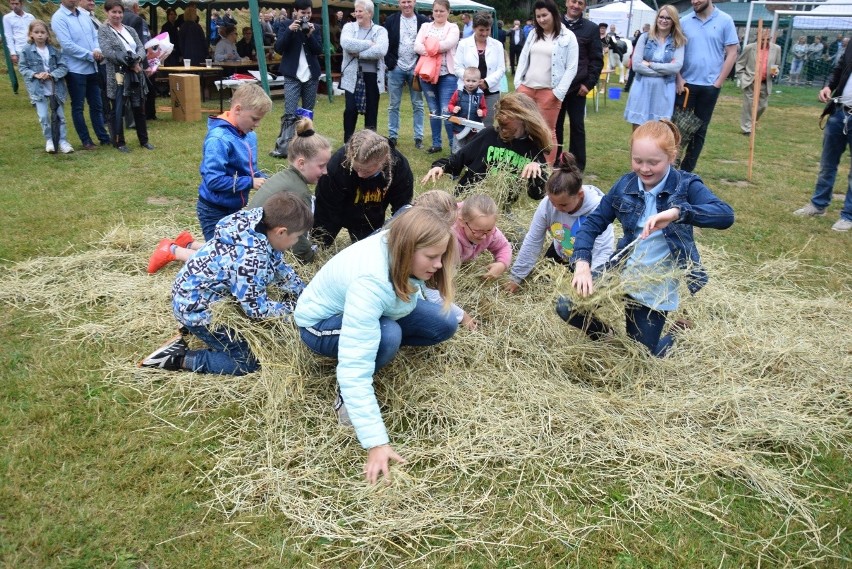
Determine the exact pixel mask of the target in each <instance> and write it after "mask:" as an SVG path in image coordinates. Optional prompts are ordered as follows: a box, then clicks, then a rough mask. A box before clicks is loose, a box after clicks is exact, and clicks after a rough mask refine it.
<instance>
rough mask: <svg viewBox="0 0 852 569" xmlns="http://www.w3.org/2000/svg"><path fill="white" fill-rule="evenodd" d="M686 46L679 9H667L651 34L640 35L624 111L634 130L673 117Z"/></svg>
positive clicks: (664, 7)
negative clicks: (676, 87) (633, 75)
mask: <svg viewBox="0 0 852 569" xmlns="http://www.w3.org/2000/svg"><path fill="white" fill-rule="evenodd" d="M685 45H686V36H684V35H683V30H681V27H680V19H679V18H678V15H677V10H676V9H675V8H674V7H673V6H670V5H666V6H663V7H662V8H660V9H659V10H658V11H657V18H656V19H655V20H654V23H653V24H651V31H649V32H648V33H647V34H642V35H641V36H639V41H638V42H636V49H635V50H634V51H633V70H634V71H635V73H636V78H635V79H634V81H633V85H632V87H631V88H630V96H629V98H628V99H627V107H626V108H625V109H624V119H625V120H626V121H627V122H629V123H631V124H633V130H636V127H638V126H639V125H640V124H644V123H645V122H647V121H651V120H660V119H668V118H671V116H672V110H673V109H674V101H675V78H676V77H677V74H678V72H679V71H680V68H681V66H682V65H683V52H684V46H685Z"/></svg>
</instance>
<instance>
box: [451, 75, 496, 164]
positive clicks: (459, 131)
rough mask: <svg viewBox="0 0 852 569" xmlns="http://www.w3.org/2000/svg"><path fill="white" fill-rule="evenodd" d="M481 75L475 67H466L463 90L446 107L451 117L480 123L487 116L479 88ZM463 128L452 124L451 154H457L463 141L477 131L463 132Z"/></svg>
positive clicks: (483, 94) (456, 93)
mask: <svg viewBox="0 0 852 569" xmlns="http://www.w3.org/2000/svg"><path fill="white" fill-rule="evenodd" d="M480 78H481V75H480V73H479V69H478V68H476V67H467V68H465V70H464V76H463V80H464V89H458V90H457V91H456V92H455V93H453V96H452V97H450V102H449V104H448V105H447V110H448V111H449V112H450V114H451V115H455V116H457V117H460V118H463V119H467V120H470V121H476V122H482V121H481V119H483V118H485V115H487V114H488V106H487V105H486V103H485V93H484V92H483V91H482V89H480V87H479V79H480ZM465 128H466V127H465V126H463V125H460V124H453V134H454V135H455V136H454V137H453V148H452V151H453V153H456V152H458V151H459V150H461V148H462V147H463V146H464V143H465V141H466V140H467V139H468V138H469V137H470V136H472V135H473V134H474V133H475V132H477V131H475V130H474V131H465Z"/></svg>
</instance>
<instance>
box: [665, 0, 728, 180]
mask: <svg viewBox="0 0 852 569" xmlns="http://www.w3.org/2000/svg"><path fill="white" fill-rule="evenodd" d="M692 9H693V10H694V12H693V13H692V14H690V15H689V16H686V17H684V18H683V19H682V20H681V21H680V25H681V27H682V28H683V33H684V35H685V36H686V39H687V42H686V51H685V53H684V56H683V67H682V68H681V70H680V73H679V74H678V76H677V93H678V97H677V99H676V100H675V107H678V106H681V105H682V104H683V88H684V86H686V87H687V88H688V89H689V99H688V101H687V108H689V109H692V110H693V111H694V112H695V116H697V117H698V118H700V119H701V122H702V123H703V124H702V126H701V128H700V129H698V132H696V133H695V136H694V137H693V138H692V140H691V141H690V143H689V146H687V149H686V153H685V155H684V157H683V160H682V161H681V163H680V169H681V170H685V171H687V172H692V171H693V170H694V169H695V165H696V164H697V163H698V156H699V155H700V154H701V149H702V148H703V147H704V139H705V137H706V136H707V127H708V125H709V124H710V119H711V118H712V117H713V109H715V108H716V100H717V99H718V98H719V92H720V91H721V90H722V83H724V81H725V78H726V77H727V76H728V74H730V72H731V69H733V67H734V63H736V61H737V43H738V38H737V28H736V26H734V21H733V20H732V19H731V17H730V16H729V15H727V14H725V13H724V12H722V11H721V10H717V9H716V8H715V7H714V6H713V2H712V0H692Z"/></svg>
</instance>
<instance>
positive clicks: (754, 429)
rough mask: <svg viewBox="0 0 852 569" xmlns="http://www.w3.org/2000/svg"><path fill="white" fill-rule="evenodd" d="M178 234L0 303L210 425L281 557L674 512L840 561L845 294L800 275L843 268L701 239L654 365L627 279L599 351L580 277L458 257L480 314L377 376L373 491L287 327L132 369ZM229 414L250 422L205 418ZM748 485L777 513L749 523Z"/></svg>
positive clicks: (322, 376) (101, 249) (158, 320)
mask: <svg viewBox="0 0 852 569" xmlns="http://www.w3.org/2000/svg"><path fill="white" fill-rule="evenodd" d="M526 215H527V217H528V215H529V211H527V212H526ZM173 232H174V228H173V227H163V226H160V227H147V228H137V229H120V228H117V229H116V230H114V231H112V232H110V233H109V234H107V235H105V236H104V238H103V239H102V240H101V241H100V242H99V243H96V244H94V246H93V248H92V249H91V250H84V251H71V252H69V254H68V255H66V256H63V257H58V258H51V259H34V260H32V261H28V262H24V263H20V264H17V265H14V266H12V267H10V268H9V271H8V273H7V275H6V276H5V277H4V278H3V280H2V281H0V298H3V299H4V301H5V302H7V303H9V304H12V305H15V306H17V307H19V308H21V309H24V310H29V311H38V312H40V313H42V314H43V315H44V317H45V318H46V319H53V320H54V321H55V322H56V323H57V325H60V326H61V330H60V332H61V337H60V338H57V340H59V341H69V342H78V341H80V340H81V339H82V340H90V341H96V342H98V343H100V344H102V345H103V348H104V351H105V353H106V354H111V355H107V356H105V358H106V360H107V361H106V368H107V378H108V380H109V381H111V382H114V383H117V384H120V385H124V386H127V387H129V388H131V389H133V390H136V391H137V392H138V393H139V394H140V401H141V404H142V405H143V406H145V407H147V408H148V409H149V410H150V411H151V412H152V413H155V414H156V415H157V416H158V417H159V416H165V417H167V416H168V415H167V413H171V414H173V415H175V416H180V415H184V416H191V417H195V418H196V421H195V423H194V424H193V427H192V428H193V429H194V430H196V431H197V433H195V435H196V436H203V437H214V438H215V439H216V441H217V444H216V445H215V449H216V450H215V455H214V456H211V457H199V461H198V464H199V465H201V466H200V467H199V468H200V470H201V474H200V480H201V481H202V484H205V485H209V487H210V491H211V499H210V503H209V505H210V507H211V508H213V509H214V510H218V511H219V512H221V513H222V515H223V516H226V517H228V516H233V515H238V514H247V513H250V514H263V513H270V512H277V513H279V514H281V515H283V516H284V517H286V518H287V519H289V520H290V523H291V527H290V528H289V529H288V532H287V534H289V535H291V536H292V537H291V538H289V540H288V541H287V542H286V544H284V545H286V546H287V547H289V548H292V549H294V550H301V551H304V552H306V553H308V554H309V555H312V556H314V557H315V558H317V559H318V560H319V562H321V563H329V564H330V563H345V564H349V565H360V566H374V565H380V566H402V565H406V564H421V563H424V562H425V561H432V562H436V561H437V562H440V561H441V560H446V559H451V558H452V556H453V555H454V552H456V551H462V550H463V551H472V552H476V553H478V554H479V555H481V556H482V558H483V559H484V560H491V562H494V563H495V564H496V563H497V561H498V560H500V559H506V558H512V559H515V560H517V562H518V563H524V562H529V563H532V564H533V565H551V564H558V563H559V562H561V561H562V560H563V559H564V558H565V557H566V556H568V555H574V554H576V551H577V548H580V547H582V545H583V543H584V542H585V541H586V540H589V539H592V538H593V537H594V538H596V539H603V540H613V543H615V544H616V546H617V541H615V540H617V539H618V535H620V532H621V531H623V530H624V529H627V530H628V531H630V532H632V533H635V534H637V535H643V534H644V535H646V537H647V538H648V539H652V540H656V541H659V545H660V546H661V547H663V548H665V549H667V550H669V551H672V552H673V553H674V554H676V553H677V552H676V550H675V546H674V545H673V544H671V543H667V542H665V541H664V540H662V539H661V538H660V537H659V534H658V533H657V534H654V533H653V532H650V531H649V528H651V527H652V524H654V523H655V522H657V521H659V520H661V519H669V520H670V519H678V518H679V517H680V519H692V520H694V521H695V522H697V523H698V524H700V525H701V526H704V527H707V528H708V529H707V534H708V537H709V538H711V539H717V540H719V541H721V542H723V543H724V544H725V547H728V548H732V549H735V550H738V551H740V552H741V553H742V554H744V555H754V556H755V557H757V556H760V558H761V559H762V560H763V562H765V563H768V564H771V565H782V564H794V565H803V564H806V563H812V562H816V561H817V560H825V559H830V558H835V559H837V558H838V555H840V551H841V548H840V547H839V545H838V540H839V535H840V533H839V532H840V531H841V528H833V527H821V525H820V523H819V522H818V518H819V517H820V515H821V514H822V513H823V510H822V509H821V508H823V507H824V506H823V505H822V504H821V502H820V499H819V494H818V492H819V485H820V484H823V483H825V481H820V480H818V479H816V478H817V477H816V476H814V475H812V474H808V472H809V470H810V469H811V468H812V466H813V462H812V461H813V458H814V456H815V455H817V454H819V453H821V452H823V451H824V449H825V448H827V447H830V448H840V449H841V450H842V452H844V453H847V452H848V450H849V448H848V437H849V434H850V416H852V401H850V394H851V393H850V385H849V381H848V378H849V377H852V357H851V356H850V353H852V345H850V337H849V334H848V323H849V322H850V321H852V306H850V304H849V302H848V300H847V299H848V297H849V292H850V291H849V290H848V288H847V289H846V290H845V291H844V292H843V294H829V293H826V292H824V291H822V292H821V291H819V290H816V292H815V291H814V289H811V290H805V289H803V288H802V287H801V285H800V284H799V283H802V282H808V279H806V278H805V274H806V273H807V274H808V276H811V277H812V280H811V282H818V280H819V279H822V278H833V279H839V282H848V275H844V274H843V272H842V270H840V269H837V270H835V269H815V268H813V267H807V266H805V264H804V263H803V262H802V261H800V260H798V259H796V258H788V259H780V260H773V261H769V262H767V263H764V264H762V265H759V266H755V267H749V266H748V265H745V264H743V263H739V262H737V260H736V259H733V258H731V257H729V256H727V255H726V254H724V253H722V252H719V251H713V250H707V249H704V250H702V256H703V258H704V260H705V264H706V265H707V266H708V269H709V272H710V274H711V279H712V280H711V283H710V285H709V286H707V287H706V288H705V289H704V290H702V291H701V293H699V294H698V295H697V296H696V297H695V298H693V299H689V300H687V301H686V302H685V303H684V304H685V308H686V309H687V310H688V314H689V318H690V319H691V320H693V321H694V322H695V327H694V328H692V329H690V330H687V331H685V332H683V333H682V334H681V335H680V337H679V339H678V343H677V344H676V347H675V349H674V350H673V352H672V353H671V355H670V357H669V358H667V359H665V360H657V359H654V358H652V357H651V356H649V355H647V354H646V353H645V352H644V351H643V350H642V349H640V347H638V346H636V345H635V344H634V343H632V342H631V341H629V340H628V339H626V338H625V337H624V334H623V323H621V321H622V320H623V309H622V307H621V303H620V297H621V292H620V289H619V288H618V287H619V286H621V285H619V284H618V282H617V279H614V280H613V281H612V282H609V283H607V282H603V283H600V293H599V295H598V296H597V297H596V299H595V300H593V301H589V302H591V303H592V304H594V305H595V306H596V314H597V315H598V316H600V317H601V318H603V319H604V320H606V321H608V322H610V323H611V324H614V325H615V327H616V329H617V330H620V331H619V332H618V333H617V334H616V336H615V337H613V338H611V339H608V340H606V341H602V342H592V341H590V340H587V339H586V338H585V337H584V336H583V335H582V334H580V333H579V332H577V331H576V330H573V329H572V328H570V327H569V326H567V325H566V324H565V323H563V322H562V321H561V320H560V319H559V318H558V317H557V316H556V315H555V314H554V310H553V300H554V298H555V297H556V296H557V295H558V294H564V293H568V292H569V288H570V275H569V274H567V273H566V271H565V269H564V268H562V267H556V266H555V265H550V264H546V263H542V264H541V265H540V268H539V269H537V270H536V271H535V272H534V273H533V274H532V275H531V276H530V278H529V279H527V281H526V282H525V283H524V285H523V288H522V290H521V292H519V293H518V294H516V295H514V296H507V295H506V294H505V293H503V292H502V291H501V290H500V288H499V285H498V284H495V283H483V282H482V281H481V280H480V279H479V274H481V273H482V272H483V271H484V267H485V265H486V264H487V259H481V260H478V261H477V262H475V263H473V264H472V265H468V266H465V267H463V269H462V271H461V273H460V275H459V278H458V285H459V286H458V288H459V294H458V299H457V301H458V303H459V304H460V305H462V306H463V307H464V308H465V309H467V310H468V312H470V313H471V314H472V315H474V316H475V317H476V318H477V319H478V320H479V321H480V322H481V326H480V328H479V330H478V331H477V332H473V333H471V332H468V331H466V330H459V332H458V333H457V334H456V336H455V337H454V338H453V339H452V340H450V341H448V342H446V343H444V344H443V345H440V346H436V347H433V348H428V349H422V348H421V349H415V348H403V349H402V351H401V352H400V354H399V355H398V356H397V358H396V359H395V360H394V361H393V362H392V364H391V365H389V366H388V367H387V368H386V369H384V370H382V371H381V372H380V373H378V374H377V375H376V377H375V384H376V389H377V395H378V398H379V401H380V403H381V404H382V409H383V414H384V418H385V421H386V424H387V426H388V430H389V433H390V434H391V439H392V441H393V445H394V447H395V449H396V450H397V451H398V452H399V453H400V454H402V455H403V456H404V457H405V458H406V459H407V460H408V463H407V464H406V465H404V466H399V467H395V468H394V472H393V474H394V477H393V480H392V482H391V483H390V484H379V485H377V486H375V487H368V486H366V485H365V483H364V482H363V480H362V478H361V468H362V465H363V461H364V459H365V453H364V451H363V450H362V449H360V447H359V446H358V444H357V441H356V439H355V437H354V433H353V432H352V431H351V429H347V428H344V427H340V426H338V425H337V423H336V418H335V415H334V412H333V410H332V407H331V403H332V401H333V396H334V395H333V393H334V381H335V373H334V362H332V361H330V360H326V359H323V358H320V357H318V356H315V355H314V354H312V353H310V352H309V350H307V349H306V348H305V347H304V346H303V345H302V343H301V342H300V341H299V340H298V334H297V332H296V330H295V329H294V328H293V326H292V324H290V323H288V322H285V321H278V322H265V323H250V322H248V321H246V320H245V319H244V318H242V317H241V316H240V314H239V312H238V310H237V309H236V308H234V307H233V306H229V305H222V306H221V307H220V309H219V310H217V312H216V318H217V319H218V321H219V322H221V323H224V324H226V325H228V326H231V327H233V328H234V329H236V330H238V331H239V332H240V333H241V334H243V335H244V336H245V337H246V338H247V340H248V341H249V343H250V345H251V346H252V349H253V350H254V351H255V353H256V355H257V356H258V357H259V359H260V361H261V363H262V370H261V371H260V372H258V373H256V374H252V375H249V376H245V377H242V378H225V377H219V376H204V375H195V374H191V373H171V374H169V373H159V372H152V371H148V370H139V369H137V368H135V367H134V362H135V361H136V360H138V358H139V357H141V356H142V355H144V354H145V353H147V352H148V351H150V349H152V348H153V347H154V346H156V345H157V343H158V342H159V341H160V340H162V339H163V338H165V337H167V335H168V334H170V333H172V331H173V329H174V322H173V320H172V317H171V311H170V304H169V297H168V295H169V288H170V284H171V277H172V276H173V275H174V271H175V269H176V267H175V268H170V269H167V270H165V271H164V273H166V274H163V275H159V274H158V275H157V276H155V277H150V276H148V275H146V274H145V273H144V263H145V260H146V259H147V254H148V253H149V252H150V250H152V247H153V246H154V244H155V237H154V236H156V235H161V234H169V233H173ZM314 270H316V266H311V267H310V268H302V269H300V273H301V274H302V275H303V276H304V277H306V278H309V277H310V272H311V271H314ZM592 304H589V306H592ZM164 377H166V378H168V381H163V378H164ZM226 405H236V406H238V408H239V409H240V410H241V413H238V414H236V415H233V414H231V415H230V418H228V419H226V420H221V419H220V420H219V421H218V422H213V421H207V420H206V418H207V417H208V416H209V411H210V410H212V409H218V408H221V407H223V406H226ZM164 414H165V415H164ZM721 488H732V489H734V494H732V495H725V494H723V493H720V492H721V491H720V490H719V489H721ZM739 495H744V496H747V497H749V498H750V499H752V500H755V501H757V502H759V503H761V504H762V508H764V509H765V510H766V511H767V512H770V513H771V515H772V518H773V519H774V520H776V522H777V524H776V527H775V528H770V529H769V530H767V531H768V533H765V532H760V533H753V532H751V531H749V530H747V529H743V528H740V527H737V525H735V524H734V523H733V522H732V517H733V511H734V509H735V502H736V500H737V499H738V498H739ZM595 534H600V535H597V536H596V535H595ZM317 544H321V545H322V547H317Z"/></svg>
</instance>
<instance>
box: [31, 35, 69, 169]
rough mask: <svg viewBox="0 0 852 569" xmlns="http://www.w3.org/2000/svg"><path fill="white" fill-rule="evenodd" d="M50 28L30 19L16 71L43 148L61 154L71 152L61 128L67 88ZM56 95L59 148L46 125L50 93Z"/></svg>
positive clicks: (63, 65)
mask: <svg viewBox="0 0 852 569" xmlns="http://www.w3.org/2000/svg"><path fill="white" fill-rule="evenodd" d="M49 42H50V31H48V29H47V24H45V23H44V22H42V21H41V20H33V21H32V22H30V28H29V40H28V41H27V45H25V46H24V48H23V49H22V50H21V57H20V60H19V62H18V70H19V71H20V72H21V75H23V77H24V81H26V85H27V93H29V95H30V102H31V103H32V104H33V106H34V107H35V109H36V114H37V115H38V121H39V123H41V132H42V134H43V135H44V139H45V147H44V150H45V151H46V152H49V153H50V154H53V153H54V152H56V151H57V150H59V151H60V152H62V153H63V154H68V153H70V152H74V148H72V147H71V145H70V144H69V143H68V140H67V139H66V136H67V132H66V127H65V109H64V104H65V97H66V96H67V95H68V89H67V88H66V87H65V76H66V75H67V74H68V66H67V65H65V62H64V61H62V57H61V54H60V53H59V50H57V49H56V48H55V47H53V46H52V45H50V43H49ZM51 95H56V98H57V99H58V100H59V107H58V108H57V109H56V115H57V117H58V119H59V148H58V149H57V148H56V145H55V144H54V143H53V135H54V134H55V133H54V132H53V127H52V126H51V124H50V96H51Z"/></svg>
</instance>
